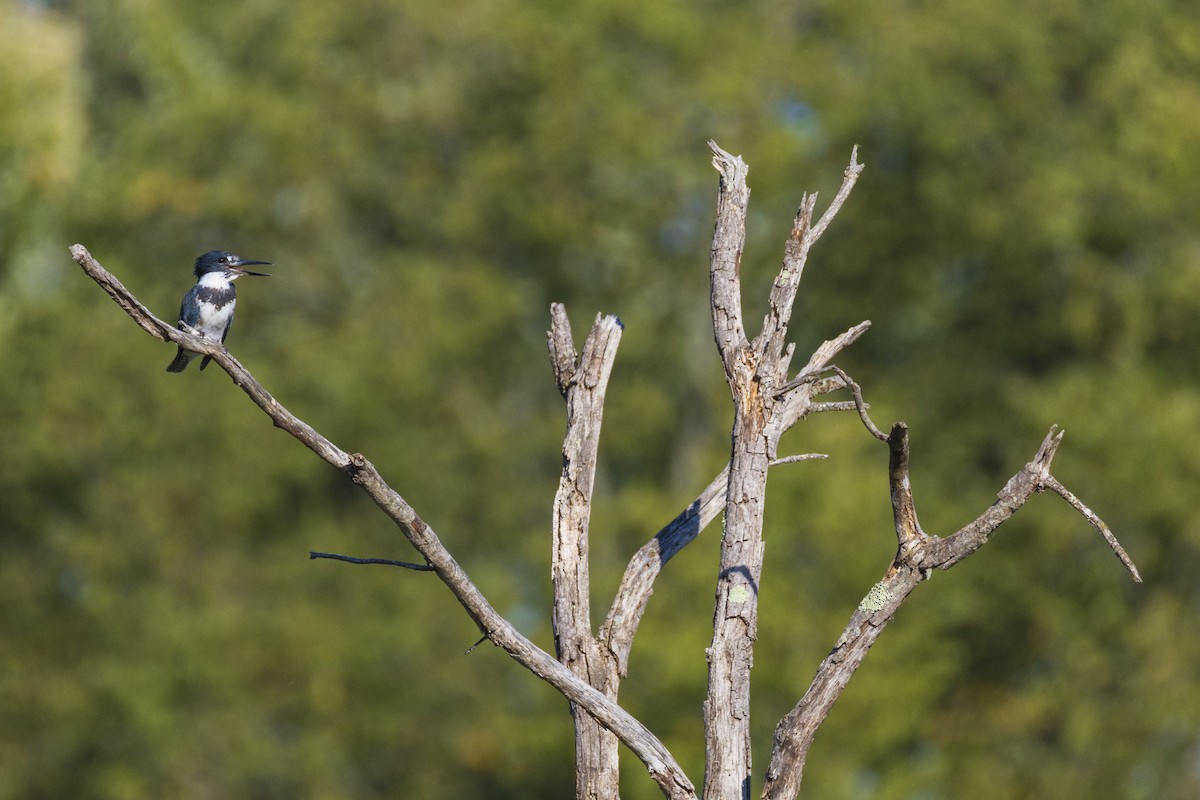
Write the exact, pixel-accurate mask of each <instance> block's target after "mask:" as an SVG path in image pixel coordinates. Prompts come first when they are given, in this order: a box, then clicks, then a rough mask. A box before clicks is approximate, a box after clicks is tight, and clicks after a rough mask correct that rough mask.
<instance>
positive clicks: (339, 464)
mask: <svg viewBox="0 0 1200 800" xmlns="http://www.w3.org/2000/svg"><path fill="white" fill-rule="evenodd" d="M71 255H72V256H73V257H74V259H75V261H76V262H78V263H79V265H80V267H82V268H83V270H84V272H86V273H87V274H88V276H89V277H91V278H92V279H93V280H95V281H96V282H97V283H98V284H100V286H101V287H103V288H104V289H105V291H107V292H108V293H109V295H111V296H112V297H113V299H114V300H116V301H117V303H118V305H120V306H121V307H122V308H123V309H125V311H126V313H128V314H129V315H130V316H131V317H133V319H134V320H135V321H136V322H137V323H138V324H139V325H140V326H141V327H142V328H143V329H144V330H146V331H147V332H148V333H150V334H151V335H153V336H154V337H155V338H158V339H164V338H167V339H170V340H171V341H173V342H176V343H177V344H181V345H184V346H186V347H189V348H191V347H194V348H195V349H196V351H197V352H201V353H204V354H205V355H211V356H212V358H213V361H215V362H216V363H217V364H219V365H220V366H221V368H222V369H224V370H225V371H226V372H227V373H228V374H229V377H230V378H232V379H233V382H234V383H235V384H236V385H237V386H238V387H240V388H241V389H242V391H244V392H245V393H246V394H247V395H249V396H250V399H251V400H253V401H254V403H255V404H256V405H257V406H258V407H259V408H261V409H262V410H263V411H264V412H265V413H266V414H267V415H268V416H269V417H270V418H271V421H272V422H273V423H274V424H275V426H276V427H279V428H282V429H284V430H285V431H287V432H288V433H290V434H291V435H292V436H293V437H295V438H296V439H298V440H299V441H300V442H302V443H303V444H304V445H305V446H306V447H308V448H309V449H310V450H312V451H313V452H314V453H316V454H317V455H319V456H321V458H323V459H324V460H325V461H327V462H328V463H330V464H331V465H333V466H334V467H336V468H337V469H338V470H340V471H342V472H343V473H345V474H346V475H347V476H348V477H349V478H350V479H351V480H353V481H354V483H356V484H357V485H358V486H360V487H361V488H362V490H363V491H364V492H366V494H367V496H368V497H370V498H371V499H372V500H373V501H374V502H375V504H376V505H378V506H379V507H380V509H382V510H383V512H384V513H385V514H387V515H388V516H389V517H390V518H391V519H392V521H393V522H395V523H396V526H397V527H398V528H400V530H401V532H402V533H403V534H404V536H405V538H407V539H408V541H409V542H410V543H411V544H412V546H413V547H414V548H416V550H417V552H419V553H420V554H421V555H422V556H423V557H424V558H425V560H426V561H427V562H428V563H429V565H430V566H431V567H432V568H433V571H434V572H436V573H437V575H438V577H439V578H440V579H441V580H442V582H443V583H445V584H446V587H447V588H449V589H450V591H451V592H452V593H453V594H454V596H455V597H456V598H457V599H458V601H459V603H460V604H462V606H463V608H464V609H465V610H466V612H467V614H468V616H470V617H471V619H472V620H474V621H475V624H476V625H477V626H478V627H479V630H480V632H481V633H483V634H484V635H486V636H487V638H489V639H491V641H492V642H493V643H495V644H496V645H497V646H499V647H500V648H502V649H503V650H504V651H505V652H507V653H508V654H509V655H510V656H512V658H513V659H514V660H516V661H517V662H518V663H520V664H521V665H522V666H524V667H525V668H526V669H528V670H529V671H531V672H533V673H534V674H535V675H537V676H538V677H540V678H541V679H542V680H544V681H546V682H547V683H549V684H550V685H551V686H553V687H554V688H555V689H557V690H558V691H560V692H561V693H562V694H563V695H565V696H566V697H567V698H568V699H569V700H570V701H571V702H573V703H576V704H578V705H579V706H580V707H581V708H584V709H585V710H586V711H587V712H588V713H589V714H591V715H592V716H594V717H595V718H596V719H598V720H599V721H600V722H601V724H603V725H604V726H605V727H606V728H608V729H609V730H611V731H612V732H613V733H615V734H616V735H617V737H618V738H619V739H620V740H621V741H622V742H623V743H624V744H625V745H626V746H627V747H628V748H629V749H630V750H631V751H633V752H634V754H636V755H637V757H638V758H639V759H641V761H642V763H643V764H645V765H646V769H647V771H648V772H649V773H650V776H651V778H653V779H654V781H655V783H657V784H658V786H659V788H660V789H661V790H662V792H663V794H664V795H665V796H666V797H670V798H679V800H692V799H693V798H695V797H696V790H695V788H694V787H693V786H692V783H691V781H690V780H688V777H687V775H686V774H685V773H684V772H683V770H682V768H680V766H679V764H678V762H677V761H676V760H675V758H674V756H672V755H671V753H670V751H668V750H667V748H666V747H665V746H664V745H663V744H662V742H660V741H659V740H658V738H657V737H655V736H654V734H653V733H651V732H650V731H649V730H648V729H647V728H646V727H645V726H644V725H643V724H642V723H640V722H639V721H638V720H636V719H635V718H634V717H632V716H631V715H630V714H629V713H628V712H627V711H625V710H624V709H623V708H621V707H620V706H619V705H617V703H616V702H615V701H613V700H612V699H611V698H609V697H606V696H605V695H604V694H603V693H602V692H600V691H598V690H596V689H595V688H593V687H592V686H589V685H588V684H587V683H586V682H585V681H583V680H582V679H580V678H579V677H578V676H577V675H575V674H574V673H572V672H571V671H570V670H569V669H568V668H567V667H566V666H564V665H563V664H560V663H559V662H558V661H557V660H555V658H554V657H553V656H551V655H550V654H549V653H547V652H545V651H544V650H542V649H541V648H539V647H538V646H537V645H535V644H534V643H533V642H531V641H530V640H529V639H528V638H526V637H525V636H524V635H523V634H521V632H520V631H518V630H517V629H516V628H515V627H514V626H513V625H512V623H510V622H509V621H508V620H506V619H505V618H504V617H503V616H501V615H500V614H499V613H498V612H497V611H496V609H495V608H493V607H492V605H491V604H490V603H489V602H488V601H487V600H486V598H484V596H483V594H482V593H481V592H480V591H479V589H478V588H477V587H476V586H475V584H474V583H473V582H472V581H471V580H470V578H469V577H468V576H467V574H466V572H465V571H464V570H463V568H462V567H461V566H460V565H459V564H458V562H457V561H456V560H455V559H454V557H453V556H451V555H450V552H449V551H448V550H447V549H446V547H445V546H444V545H443V544H442V542H441V540H440V539H439V538H438V537H437V535H436V534H435V533H434V531H433V529H432V528H431V527H429V525H428V524H427V523H426V522H425V521H424V520H423V519H421V517H420V516H418V515H417V512H416V510H415V509H414V508H413V507H412V506H410V505H409V504H408V502H407V501H406V500H405V499H404V498H403V497H401V496H400V494H399V493H398V492H397V491H396V490H395V489H393V488H392V487H391V486H389V485H388V484H387V483H386V482H385V481H384V480H383V478H382V476H380V474H379V472H378V470H376V469H375V466H374V465H373V464H372V463H371V462H370V461H368V460H367V459H366V458H365V457H364V456H362V455H360V454H358V453H353V454H350V453H346V452H345V451H344V450H342V449H341V448H339V447H337V446H336V445H334V444H333V443H332V442H330V441H329V440H328V439H326V438H325V437H324V436H322V435H321V434H319V433H318V432H317V431H316V430H315V429H313V428H312V427H311V426H310V425H308V424H307V423H305V422H303V421H302V420H300V419H299V418H298V417H296V416H295V415H294V414H292V413H291V412H290V411H288V410H287V409H285V408H284V407H283V406H282V405H280V404H279V402H278V401H276V400H275V398H274V397H272V396H271V395H270V393H268V392H267V391H266V389H264V388H263V387H262V385H261V384H259V382H258V381H257V380H255V379H254V377H253V376H252V375H251V374H250V372H249V371H248V370H247V369H246V368H245V367H244V366H242V364H241V363H240V362H239V361H238V360H237V359H235V358H234V357H233V356H231V355H230V354H229V352H228V351H227V350H226V349H225V348H224V347H223V346H221V345H220V343H219V342H210V341H209V340H207V339H199V338H197V337H193V336H190V335H188V334H185V333H182V332H180V331H176V330H175V329H174V328H173V327H172V326H170V325H168V324H167V323H164V322H162V321H161V320H159V319H157V318H155V317H154V315H153V314H151V313H150V312H149V310H147V309H146V307H145V306H144V305H142V304H141V303H140V302H138V300H137V298H135V297H134V296H133V295H132V294H131V293H130V292H129V291H128V290H127V289H125V287H124V286H122V285H121V283H120V282H119V281H117V280H116V278H114V277H113V276H112V275H111V274H110V273H109V272H108V271H107V270H105V269H104V268H103V267H102V266H101V265H100V263H99V262H97V261H96V260H95V258H93V257H92V255H91V254H90V253H88V251H87V249H86V248H85V247H83V245H79V244H77V245H74V246H73V247H72V248H71ZM155 329H157V331H159V332H161V333H162V334H163V335H160V334H159V333H157V332H156V330H155Z"/></svg>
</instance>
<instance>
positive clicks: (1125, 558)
mask: <svg viewBox="0 0 1200 800" xmlns="http://www.w3.org/2000/svg"><path fill="white" fill-rule="evenodd" d="M1042 485H1043V486H1045V487H1046V488H1047V489H1049V490H1050V491H1052V492H1055V493H1056V494H1058V496H1059V497H1061V498H1062V499H1063V500H1066V501H1067V502H1068V503H1070V504H1071V507H1072V508H1074V509H1075V510H1076V511H1078V512H1079V513H1080V514H1082V515H1083V518H1084V519H1086V520H1087V521H1088V522H1089V523H1090V524H1091V526H1092V527H1093V528H1095V529H1096V530H1098V531H1099V532H1100V535H1101V536H1103V537H1104V541H1106V542H1108V546H1109V547H1110V548H1112V551H1113V553H1114V554H1116V556H1117V558H1119V559H1120V560H1121V563H1122V564H1124V565H1125V569H1127V570H1129V574H1130V575H1132V576H1133V579H1134V580H1135V581H1137V582H1138V583H1141V582H1142V575H1141V573H1139V572H1138V568H1137V567H1136V566H1134V563H1133V559H1131V558H1130V557H1129V554H1128V553H1126V552H1125V548H1124V547H1122V546H1121V543H1120V542H1118V541H1117V537H1116V536H1114V535H1113V532H1112V531H1111V530H1109V528H1108V526H1107V525H1105V524H1104V520H1102V519H1100V517H1098V516H1096V512H1094V511H1092V510H1091V509H1090V508H1088V507H1087V506H1085V505H1084V504H1083V503H1082V502H1080V500H1079V498H1078V497H1076V496H1075V495H1073V494H1071V492H1070V490H1069V489H1067V487H1065V486H1063V485H1062V484H1061V483H1059V482H1058V480H1057V479H1056V478H1055V477H1054V476H1053V475H1047V476H1046V477H1045V478H1044V479H1043V480H1042Z"/></svg>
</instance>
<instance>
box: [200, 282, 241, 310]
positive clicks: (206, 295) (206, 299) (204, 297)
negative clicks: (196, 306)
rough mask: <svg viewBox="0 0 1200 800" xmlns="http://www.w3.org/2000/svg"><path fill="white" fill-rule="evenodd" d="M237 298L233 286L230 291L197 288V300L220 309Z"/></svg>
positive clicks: (211, 287) (204, 287) (208, 287)
mask: <svg viewBox="0 0 1200 800" xmlns="http://www.w3.org/2000/svg"><path fill="white" fill-rule="evenodd" d="M236 298H237V293H236V292H235V291H234V290H233V287H232V286H230V287H229V288H228V289H223V288H220V287H216V286H203V285H201V286H197V287H196V300H197V301H198V302H201V303H207V304H209V305H211V306H215V307H216V308H218V309H219V308H221V307H222V306H224V305H226V304H227V303H229V302H231V301H233V300H234V299H236Z"/></svg>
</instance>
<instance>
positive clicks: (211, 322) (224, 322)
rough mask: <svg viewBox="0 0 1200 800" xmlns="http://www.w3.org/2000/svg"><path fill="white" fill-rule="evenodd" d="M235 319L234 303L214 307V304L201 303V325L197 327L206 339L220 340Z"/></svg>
mask: <svg viewBox="0 0 1200 800" xmlns="http://www.w3.org/2000/svg"><path fill="white" fill-rule="evenodd" d="M232 317H233V303H224V304H222V305H219V306H218V305H213V304H212V303H204V302H202V303H200V324H199V325H198V326H197V330H199V331H200V332H201V333H202V334H204V338H206V339H220V338H221V336H222V335H224V333H225V329H226V328H227V327H229V320H230V319H231V318H232Z"/></svg>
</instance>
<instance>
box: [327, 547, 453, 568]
mask: <svg viewBox="0 0 1200 800" xmlns="http://www.w3.org/2000/svg"><path fill="white" fill-rule="evenodd" d="M308 557H309V559H314V558H328V559H332V560H334V561H346V562H348V563H350V564H383V565H384V566H388V567H403V568H404V569H411V570H416V571H417V572H433V571H434V570H433V567H431V566H429V565H428V564H414V563H413V562H411V561H393V560H392V559H390V558H356V557H354V556H343V555H339V554H337V553H318V552H316V551H315V550H314V551H312V552H310V553H309V554H308Z"/></svg>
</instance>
